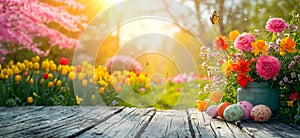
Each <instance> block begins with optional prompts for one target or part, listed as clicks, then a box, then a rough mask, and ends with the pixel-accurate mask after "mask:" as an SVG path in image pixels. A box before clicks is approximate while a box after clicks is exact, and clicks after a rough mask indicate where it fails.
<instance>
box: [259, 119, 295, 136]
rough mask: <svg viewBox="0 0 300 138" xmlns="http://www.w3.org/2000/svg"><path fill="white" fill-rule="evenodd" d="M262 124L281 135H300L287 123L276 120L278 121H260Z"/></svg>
mask: <svg viewBox="0 0 300 138" xmlns="http://www.w3.org/2000/svg"><path fill="white" fill-rule="evenodd" d="M262 125H263V126H265V127H266V128H268V129H270V130H272V131H273V132H275V133H276V134H278V135H279V136H282V137H292V138H295V137H299V136H300V131H299V130H297V129H295V128H292V127H291V126H289V125H286V124H284V123H281V122H278V121H269V122H266V123H262Z"/></svg>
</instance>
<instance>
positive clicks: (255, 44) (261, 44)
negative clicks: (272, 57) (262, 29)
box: [251, 40, 268, 56]
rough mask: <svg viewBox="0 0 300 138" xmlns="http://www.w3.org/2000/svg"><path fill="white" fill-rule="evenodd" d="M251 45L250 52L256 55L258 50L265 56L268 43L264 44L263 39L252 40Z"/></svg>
mask: <svg viewBox="0 0 300 138" xmlns="http://www.w3.org/2000/svg"><path fill="white" fill-rule="evenodd" d="M251 45H252V47H253V50H252V52H253V53H254V56H256V55H258V53H259V52H261V53H262V54H263V55H265V56H266V55H267V49H268V45H266V43H265V41H264V40H257V41H256V42H252V43H251Z"/></svg>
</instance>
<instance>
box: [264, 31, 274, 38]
mask: <svg viewBox="0 0 300 138" xmlns="http://www.w3.org/2000/svg"><path fill="white" fill-rule="evenodd" d="M271 33H272V32H269V33H268V34H267V35H266V37H265V38H264V40H266V38H267V37H269V35H271Z"/></svg>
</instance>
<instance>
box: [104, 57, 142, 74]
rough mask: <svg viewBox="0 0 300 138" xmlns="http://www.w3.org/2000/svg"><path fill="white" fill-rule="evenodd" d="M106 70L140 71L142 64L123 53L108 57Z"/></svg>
mask: <svg viewBox="0 0 300 138" xmlns="http://www.w3.org/2000/svg"><path fill="white" fill-rule="evenodd" d="M104 66H105V67H107V70H108V71H109V72H110V73H111V72H113V71H117V70H120V71H123V70H129V71H133V72H141V71H142V66H141V64H140V63H139V62H137V61H135V59H133V58H131V57H129V56H125V55H117V56H114V57H112V58H109V59H108V60H107V61H106V63H105V65H104Z"/></svg>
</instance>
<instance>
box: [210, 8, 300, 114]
mask: <svg viewBox="0 0 300 138" xmlns="http://www.w3.org/2000/svg"><path fill="white" fill-rule="evenodd" d="M290 15H291V17H292V18H291V21H290V22H289V23H288V22H286V21H285V20H283V19H282V18H273V17H270V18H269V20H268V21H267V22H266V25H265V30H264V31H260V30H257V29H256V30H254V31H252V32H249V33H246V32H244V33H240V32H239V31H237V30H234V31H231V32H230V33H229V36H228V37H229V40H228V39H227V37H225V36H218V38H217V39H216V40H215V46H216V48H217V49H219V50H223V51H224V52H225V53H226V56H225V58H224V59H223V62H224V64H223V65H222V67H221V70H222V72H223V73H224V74H225V77H226V80H227V81H226V86H225V93H224V96H223V100H225V101H229V102H236V98H235V97H236V90H237V88H243V89H244V88H247V87H248V86H249V85H250V82H256V83H263V82H268V83H269V84H270V86H269V87H271V88H276V89H278V90H280V92H281V95H280V96H281V98H282V99H281V101H286V100H288V102H285V103H289V104H287V106H285V105H282V106H281V107H288V106H289V107H294V108H293V109H292V110H293V113H294V114H296V112H297V111H299V110H296V109H295V108H296V107H295V106H296V105H298V107H299V103H298V102H299V100H300V97H299V95H298V92H299V91H300V87H299V86H300V68H299V67H300V38H299V32H296V31H297V26H296V25H298V24H299V21H300V17H299V14H295V12H291V13H290ZM291 102H292V103H291ZM297 115H299V113H297Z"/></svg>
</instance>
